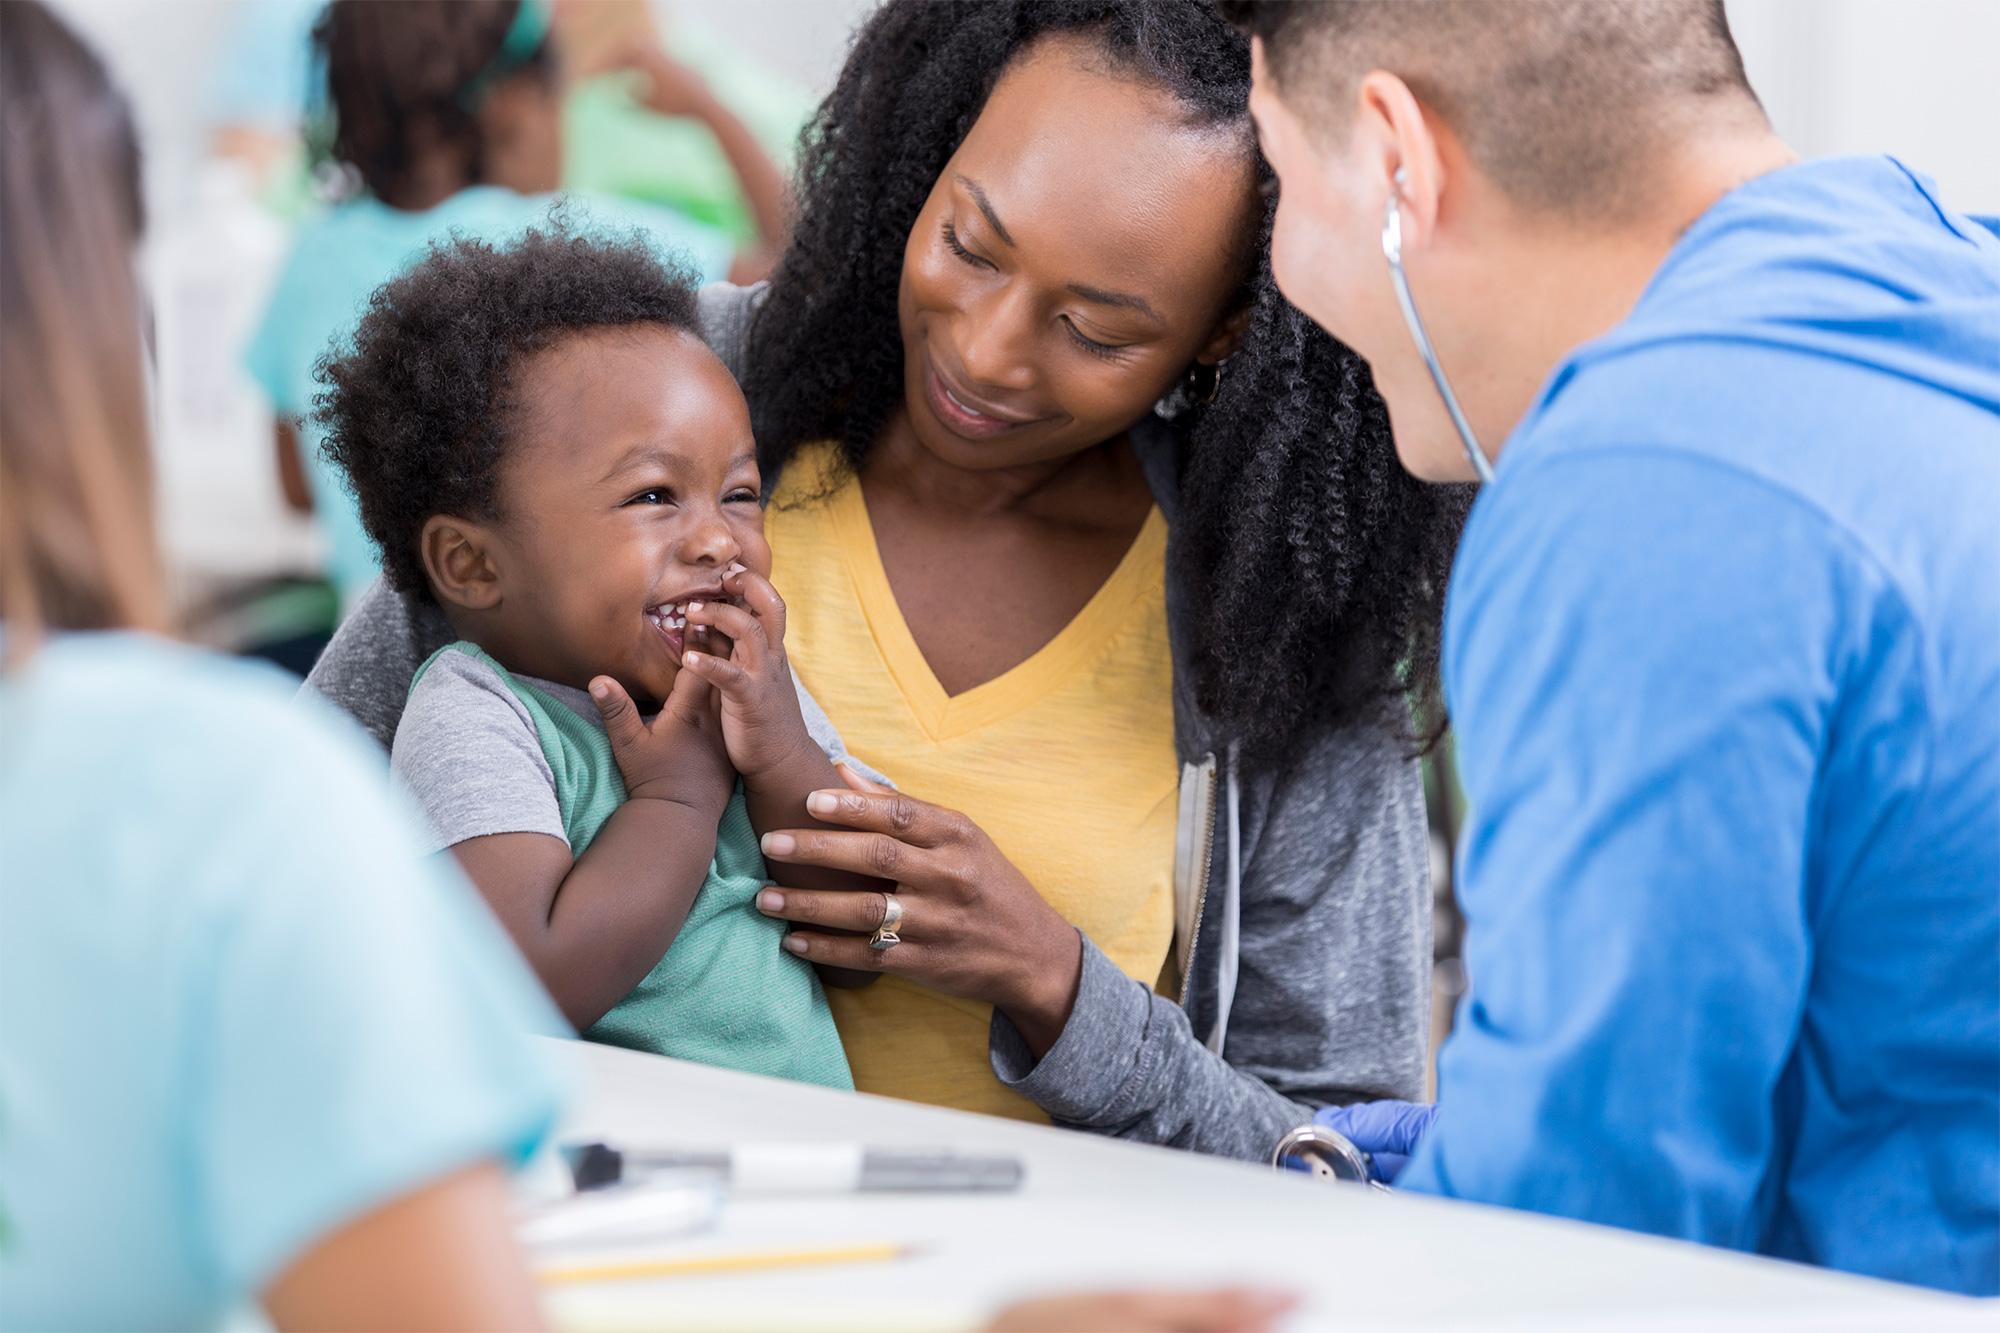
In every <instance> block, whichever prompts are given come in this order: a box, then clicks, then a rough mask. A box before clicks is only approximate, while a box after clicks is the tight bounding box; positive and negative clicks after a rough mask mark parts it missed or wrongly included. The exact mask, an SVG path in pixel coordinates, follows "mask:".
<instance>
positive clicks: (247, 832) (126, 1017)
mask: <svg viewBox="0 0 2000 1333" xmlns="http://www.w3.org/2000/svg"><path fill="white" fill-rule="evenodd" d="M292 688H293V686H292V683H291V682H290V681H289V680H288V679H286V678H282V677H280V676H279V675H278V673H276V672H275V671H270V670H267V669H263V668H254V667H250V666H247V665H242V664H237V663H231V662H225V661H223V660H221V659H217V658H214V657H210V656H208V655H206V654H203V653H200V652H197V651H195V650H192V649H187V648H182V647H176V646H174V645H171V644H167V643H165V642H162V641H159V640H155V639H151V638H148V637H145V636H141V635H136V634H122V633H121V634H111V633H93V634H69V635H60V636H57V637H56V638H54V639H53V640H52V641H51V642H49V643H47V644H45V645H44V647H43V648H42V650H41V651H40V652H39V653H38V654H37V655H36V656H35V657H34V658H33V659H32V661H31V662H30V663H29V664H28V665H27V666H26V667H24V668H20V669H16V670H14V671H11V672H9V673H8V674H6V675H4V676H0V865H4V866H5V873H4V877H0V1327H5V1328H8V1329H54V1328H89V1329H109V1328H117V1329H137V1328H194V1327H204V1326H212V1325H214V1324H216V1323H217V1322H218V1321H219V1320H220V1319H222V1318H223V1317H224V1316H225V1314H227V1313H228V1312H229V1311H230V1310H231V1308H232V1307H235V1306H237V1305H238V1304H239V1303H240V1302H242V1301H244V1300H245V1299H254V1298H255V1297H256V1295H257V1293H258V1292H259V1291H260V1290H261V1289H262V1288H263V1287H264V1286H265V1285H266V1284H267V1283H268V1282H269V1281H270V1280H271V1279H272V1278H273V1277H274V1276H276V1275H277V1274H278V1273H279V1272H280V1271H282V1270H283V1268H284V1267H285V1266H286V1265H287V1264H288V1263H289V1262H290V1261H292V1260H293V1259H295V1258H297V1257H298V1256H299V1255H300V1254H301V1252H302V1251H303V1250H304V1249H305V1248H306V1247H308V1246H310V1245H311V1244H312V1243H313V1242H314V1241H316V1240H317V1239H319V1238H320V1237H323V1236H325V1235H326V1234H327V1233H328V1232H329V1231H330V1230H332V1229H334V1228H337V1227H339V1226H341V1225H342V1224H343V1223H346V1222H348V1221H351V1220H353V1219H355V1218H357V1217H358V1216H360V1215H362V1214H364V1213H366V1212H367V1211H369V1210H371V1209H373V1208H375V1207H376V1206H378V1205H380V1204H383V1203H386V1202H388V1201H389V1200H391V1199H393V1198H395V1197H398V1196H400V1195H402V1194H405V1193H407V1192H409V1191H410V1190H412V1189H414V1188H417V1187H419V1186H422V1185H425V1184H427V1183H429V1182H432V1181H434V1180H436V1179H438V1178H439V1177H441V1176H443V1175H444V1174H446V1173H449V1172H451V1171H454V1170H457V1169H458V1168H460V1167H463V1166H466V1165H469V1164H471V1163H473V1162H476V1161H479V1160H481V1159H489V1158H497V1159H502V1160H505V1161H508V1162H514V1161H518V1160H519V1159H520V1158H521V1157H523V1156H524V1155H525V1154H526V1153H527V1152H528V1151H529V1150H530V1149H532V1148H533V1147H534V1146H535V1145H536V1144H537V1143H538V1142H539V1141H540V1140H541V1139H542V1138H543V1137H544V1135H545V1134H546V1133H547V1132H548V1131H549V1128H550V1126H551V1124H552V1121H553V1118H554V1116H555V1114H556V1111H557V1109H558V1098H559V1092H560V1088H559V1085H558V1081H557V1079H556V1077H555V1073H554V1071H553V1070H552V1069H550V1068H549V1067H548V1066H547V1065H546V1063H545V1060H546V1057H545V1056H544V1055H543V1054H542V1053H540V1052H538V1051H536V1050H535V1049H534V1047H533V1045H532V1043H531V1042H530V1041H529V1040H528V1039H527V1038H526V1037H525V1036H524V1035H523V1034H524V1033H525V1032H528V1031H530V1030H539V1031H543V1032H560V1031H562V1030H563V1029H562V1025H561V1020H560V1019H559V1018H558V1017H557V1015H556V1014H555V1012H554V1010H553V1008H552V1007H551V1006H550V1004H549V1002H548V1000H547V999H546V998H545V997H544V996H543V994H542V992H541V990H540V988H539V987H538V986H537V985H536V983H535V980H534V978H533V976H532V975H531V974H530V973H529V972H528V970H527V968H526V965H525V964H524V963H523V962H522V961H521V959H520V957H519V955H518V954H517V953H515V951H514V949H513V947H512V945H511V943H510V942H509V941H508V940H507V938H506V936H505V935H504V934H502V933H501V931H500V929H499V927H498V925H497V924H496V923H495V922H494V920H493V919H492V917H491V916H490V915H489V914H488V913H487V911H486V909H485V907H484V905H483V904H482V903H480V902H479V901H478V900H477V898H476V897H475V896H474V895H473V894H472V892H471V890H470V889H469V888H468V887H467V886H466V885H465V883H464V882H463V881H462V880H461V879H459V878H458V876H457V875H456V874H455V873H453V872H450V871H448V870H447V869H445V868H444V867H443V866H441V865H440V864H438V863H435V862H432V861H429V860H426V859H421V858H420V856H419V853H418V850H417V847H418V844H417V838H416V835H415V834H414V832H413V831H412V829H411V828H410V826H409V824H408V823H407V822H406V821H407V818H408V817H407V816H406V815H405V813H404V811H403V809H402V808H401V806H400V804H398V803H397V802H395V801H393V800H392V799H391V796H390V794H389V780H388V775H387V773H386V771H385V770H384V768H383V764H382V757H381V755H380V753H379V752H377V751H375V749H374V747H372V746H371V745H369V744H368V743H367V741H366V739H365V738H364V737H363V736H362V735H361V733H360V732H358V731H355V730H353V729H352V728H351V727H349V726H347V725H346V724H345V723H344V721H343V722H336V721H335V720H334V717H333V714H332V713H331V712H330V711H322V710H319V709H312V710H307V709H306V708H304V707H302V706H301V705H298V704H295V703H293V702H292V698H291V694H292Z"/></svg>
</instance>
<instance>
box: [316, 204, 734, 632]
mask: <svg viewBox="0 0 2000 1333" xmlns="http://www.w3.org/2000/svg"><path fill="white" fill-rule="evenodd" d="M641 324H651V325H655V326H657V327H660V328H664V329H679V330H684V331H686V332H688V333H693V334H695V335H697V336H699V334H700V323H699V320H698V316H697V313H696V304H695V278H694V275H693V274H691V273H686V272H682V271H679V270H677V269H674V268H671V267H669V266H667V265H665V264H663V263H661V262H660V260H659V258H658V257H657V256H656V255H655V253H654V251H653V249H652V247H651V245H650V244H649V243H648V242H647V241H646V240H645V238H644V237H642V236H638V235H633V236H629V237H622V238H621V237H617V236H612V235H600V234H595V233H591V234H586V233H585V232H583V231H581V230H579V228H578V226H577V225H576V223H575V220H574V219H572V218H571V217H570V216H569V215H568V214H567V213H565V212H564V211H563V210H562V209H561V208H560V207H558V208H556V209H554V210H552V211H551V212H550V214H549V216H548V219H547V220H546V221H545V222H543V223H542V224H541V225H539V226H535V227H530V228H529V229H528V230H527V231H526V232H524V233H523V234H522V235H521V237H520V239H518V240H516V241H514V242H513V243H511V244H508V245H504V246H496V245H492V244H489V243H487V242H485V241H482V240H478V239H476V238H473V237H468V236H462V235H457V234H453V235H452V236H450V237H448V238H446V239H443V240H438V241H434V242H432V243H431V247H430V250H429V252H428V253H427V254H426V255H425V256H424V258H423V259H422V260H421V261H420V262H418V263H417V264H416V265H415V266H414V267H412V268H411V269H410V271H409V272H407V273H405V274H403V276H402V277H400V278H397V279H396V280H395V281H394V282H390V283H385V284H384V285H383V286H381V287H379V288H377V289H376V292H375V294H374V295H373V296H372V297H370V298H369V301H368V310H367V312H366V313H365V314H363V315H362V316H361V323H360V326H359V327H358V328H356V329H355V332H354V343H353V347H352V348H351V349H350V350H348V351H346V352H345V354H340V353H337V352H330V353H328V354H327V355H326V356H323V357H321V358H320V360H319V363H318V365H317V366H316V367H315V368H314V370H315V377H316V378H317V379H318V380H319V382H320V383H321V384H323V385H325V386H326V388H325V390H324V391H323V392H321V393H320V394H318V395H317V396H316V397H315V398H314V399H313V406H314V408H315V413H316V417H317V419H318V420H319V422H320V424H321V425H322V426H323V427H324V428H325V430H326V440H325V443H324V444H323V445H322V448H323V449H324V451H325V453H326V456H327V457H328V458H329V459H330V460H332V461H333V463H334V464H335V465H336V466H338V467H339V468H340V469H341V471H342V472H344V473H346V475H347V485H348V489H349V490H350V491H352V492H353V494H354V499H355V502H356V504H357V505H358V507H359V508H360V510H361V526H362V527H363V528H365V529H367V531H368V535H369V536H370V537H372V538H374V540H375V544H376V545H377V546H379V547H381V548H382V572H383V574H384V575H386V576H387V578H388V580H389V586H390V587H392V588H394V589H396V590H397V591H398V592H403V593H409V594H411V595H413V596H415V597H416V598H418V599H419V600H420V601H426V602H435V601H436V597H435V596H434V595H433V594H432V592H431V586H430V579H429V578H428V577H427V576H426V575H425V573H424V561H423V552H422V549H421V546H422V541H423V531H424V524H425V523H426V522H428V521H429V520H430V518H431V516H432V515H434V514H456V515H459V516H461V517H464V518H488V519H490V518H496V517H498V516H499V507H498V503H497V494H498V484H499V475H500V467H501V463H502V461H503V460H504V459H505V457H506V454H507V448H508V436H509V433H510V432H509V427H510V426H511V425H512V421H511V417H512V414H513V412H514V410H515V408H516V407H517V406H518V403H517V402H516V401H515V398H514V387H515V372H516V370H517V368H518V365H519V363H520V361H521V360H522V359H523V358H525V357H529V356H532V355H534V354H535V353H536V352H538V351H542V350H543V349H545V348H548V347H551V346H554V345H555V344H557V343H559V342H561V341H562V340H563V339H565V338H570V337H574V336H576V335H578V334H583V333H589V332H592V331H594V330H597V329H607V328H629V327H631V326H634V325H641Z"/></svg>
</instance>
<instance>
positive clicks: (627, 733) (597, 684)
mask: <svg viewBox="0 0 2000 1333" xmlns="http://www.w3.org/2000/svg"><path fill="white" fill-rule="evenodd" d="M590 697H591V699H592V700H593V701H595V702H596V704H597V713H598V716H600V717H602V718H603V719H604V733H605V735H607V736H609V737H610V738H611V746H612V748H613V749H624V748H625V747H626V746H628V745H631V744H632V743H633V742H634V741H636V740H638V739H640V738H641V737H643V736H644V735H645V734H646V723H645V720H644V719H643V718H641V717H640V716H639V707H638V705H637V704H634V703H633V702H632V696H631V695H629V694H627V693H625V687H624V686H623V685H620V684H619V683H618V682H617V681H615V680H613V679H611V677H609V676H597V677H594V678H593V679H592V680H591V682H590Z"/></svg>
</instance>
